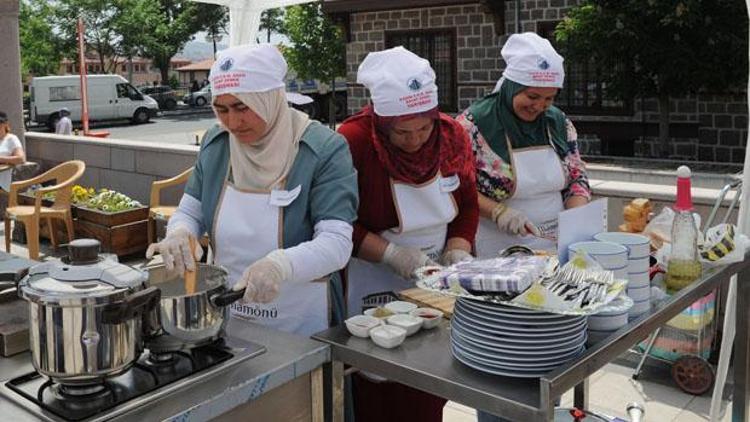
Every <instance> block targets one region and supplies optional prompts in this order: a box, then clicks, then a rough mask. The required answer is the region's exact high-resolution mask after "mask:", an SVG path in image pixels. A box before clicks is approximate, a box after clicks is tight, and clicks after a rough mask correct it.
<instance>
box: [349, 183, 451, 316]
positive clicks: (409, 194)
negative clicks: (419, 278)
mask: <svg viewBox="0 0 750 422" xmlns="http://www.w3.org/2000/svg"><path fill="white" fill-rule="evenodd" d="M459 184H460V180H459V178H458V176H457V175H454V176H451V177H442V176H441V175H440V173H439V172H438V174H437V175H436V176H435V177H434V178H432V179H431V180H429V181H427V182H425V183H422V184H421V185H410V184H407V183H403V182H394V181H393V180H391V191H392V192H393V202H394V205H395V206H396V214H397V215H398V220H399V226H398V227H396V228H393V229H389V230H386V231H384V232H381V233H379V234H380V236H382V237H383V238H384V239H385V240H387V241H389V242H392V243H394V244H396V245H399V246H407V247H416V248H419V249H421V250H422V251H423V252H424V253H425V254H427V255H428V256H429V257H430V258H431V259H432V260H434V261H437V260H438V259H439V258H440V254H441V253H442V252H443V248H444V247H445V241H446V235H447V233H448V223H450V222H451V221H453V219H454V218H456V216H457V215H458V207H457V206H456V202H455V201H454V199H453V195H452V194H451V192H453V191H455V190H456V189H458V187H459ZM347 280H348V292H347V313H348V315H349V316H351V315H356V314H360V313H362V305H363V299H364V298H365V297H366V296H368V295H372V294H376V293H386V292H399V291H401V290H404V289H408V288H410V287H414V283H413V282H411V281H408V280H406V279H404V278H401V277H400V276H399V275H398V274H396V273H394V272H393V270H392V269H391V268H390V267H388V266H387V265H386V264H381V263H373V262H369V261H365V260H363V259H359V258H354V257H353V258H352V259H351V261H349V267H348V273H347Z"/></svg>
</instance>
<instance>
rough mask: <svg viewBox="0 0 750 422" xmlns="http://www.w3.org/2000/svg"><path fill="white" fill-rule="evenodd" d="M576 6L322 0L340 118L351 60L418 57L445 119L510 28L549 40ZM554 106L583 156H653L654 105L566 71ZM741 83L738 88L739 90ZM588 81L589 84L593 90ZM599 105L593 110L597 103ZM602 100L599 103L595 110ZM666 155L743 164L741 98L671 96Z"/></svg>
mask: <svg viewBox="0 0 750 422" xmlns="http://www.w3.org/2000/svg"><path fill="white" fill-rule="evenodd" d="M577 3H578V0H512V1H498V0H480V1H476V0H475V1H461V0H458V1H441V0H400V1H398V0H381V1H378V2H374V1H365V0H326V1H324V6H323V7H324V10H325V11H326V13H328V14H329V16H331V17H333V18H334V20H336V21H337V22H339V23H341V24H342V25H343V26H344V28H345V29H346V31H345V32H346V34H347V44H346V62H347V82H348V92H347V94H348V112H349V113H350V114H352V113H355V112H356V111H357V110H359V109H361V108H362V107H363V106H364V105H366V104H367V102H368V93H367V92H366V89H365V88H364V87H362V86H361V85H358V84H356V74H357V68H358V66H359V64H360V63H361V62H362V60H364V58H365V56H366V55H367V54H368V53H369V52H372V51H378V50H382V49H384V48H389V47H393V46H396V45H404V46H405V47H406V48H409V49H410V50H412V51H414V52H415V53H416V54H418V55H420V56H422V57H424V58H427V59H428V60H430V62H431V63H432V65H433V68H435V71H436V73H437V75H438V80H437V82H438V87H439V89H440V93H439V95H440V100H441V110H443V111H445V112H448V113H451V114H454V113H458V112H460V111H462V110H464V109H465V108H466V107H467V106H468V105H469V104H471V102H472V101H474V100H475V99H477V98H480V97H481V96H483V95H485V94H487V93H489V92H491V91H492V89H493V87H494V86H495V83H496V82H497V80H498V79H499V78H500V76H501V74H502V69H503V68H504V66H505V64H504V62H503V60H502V58H501V56H500V49H501V47H502V45H503V43H504V42H505V40H506V39H507V37H508V36H509V35H510V34H512V33H515V32H526V31H532V32H537V33H539V34H540V35H542V36H546V37H550V36H551V32H552V30H553V29H554V27H555V25H556V24H557V22H559V21H560V20H562V19H563V17H564V16H565V13H566V11H567V10H568V9H570V8H571V7H573V6H575V5H576V4H577ZM566 72H567V76H566V90H567V91H566V92H561V94H560V95H559V96H558V97H559V98H558V102H557V103H558V105H559V106H560V107H561V108H562V109H563V110H564V111H566V113H567V114H568V115H569V116H570V117H571V119H572V120H573V122H574V123H575V124H576V126H577V128H578V129H579V134H580V138H581V148H582V150H583V152H584V153H586V154H588V155H620V156H631V157H656V156H658V153H657V151H658V142H657V141H658V139H657V136H658V117H659V109H658V104H657V101H656V99H636V100H634V101H632V102H628V103H613V102H607V101H606V99H602V98H596V95H597V91H596V86H595V81H590V80H585V78H581V77H580V73H582V72H580V73H578V74H577V73H576V69H575V68H572V69H566ZM743 84H744V83H743V82H740V85H743ZM592 85H593V87H592ZM596 104H598V106H596ZM602 104H605V106H601V105H602ZM670 111H671V113H670V135H671V140H670V150H671V151H670V153H671V154H670V156H671V158H675V159H680V160H699V161H707V162H719V163H742V161H743V160H744V154H745V142H746V141H745V140H746V138H747V125H748V121H747V118H748V112H747V99H746V96H745V93H741V92H740V93H732V94H726V93H706V94H701V95H698V96H694V97H689V98H679V99H672V100H671V104H670Z"/></svg>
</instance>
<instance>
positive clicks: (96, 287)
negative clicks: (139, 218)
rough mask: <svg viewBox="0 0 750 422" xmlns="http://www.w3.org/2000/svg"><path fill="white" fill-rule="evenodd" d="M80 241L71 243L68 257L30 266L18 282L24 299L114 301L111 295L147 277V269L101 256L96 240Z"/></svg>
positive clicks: (122, 291) (117, 293) (137, 284)
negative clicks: (143, 270) (135, 267)
mask: <svg viewBox="0 0 750 422" xmlns="http://www.w3.org/2000/svg"><path fill="white" fill-rule="evenodd" d="M79 240H81V241H80V242H79V241H78V240H76V241H73V242H71V243H70V244H69V245H68V249H69V251H70V254H69V255H68V257H66V258H63V259H61V260H60V261H57V260H55V261H49V262H44V263H42V264H39V265H35V266H33V267H31V269H29V274H28V275H27V276H26V277H25V278H24V279H23V280H22V281H21V283H20V284H19V288H20V289H21V292H22V295H23V296H24V297H25V298H27V299H30V300H42V301H44V302H60V301H63V300H75V299H87V298H92V299H112V300H114V299H116V298H115V297H110V296H113V295H116V296H117V298H119V297H120V296H122V294H124V293H126V292H128V291H130V290H139V289H140V288H141V287H142V286H143V283H144V281H145V280H146V278H147V275H146V274H145V273H144V272H142V271H138V270H136V269H134V268H132V267H129V266H127V265H123V264H120V263H119V262H117V261H116V260H113V259H107V258H103V257H100V256H99V255H98V250H99V242H98V241H96V240H93V239H79ZM97 301H99V300H97ZM107 301H108V300H107Z"/></svg>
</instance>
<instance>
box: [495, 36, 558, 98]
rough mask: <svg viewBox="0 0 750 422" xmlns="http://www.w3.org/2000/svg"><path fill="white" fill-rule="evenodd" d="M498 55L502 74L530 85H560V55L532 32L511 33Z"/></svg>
mask: <svg viewBox="0 0 750 422" xmlns="http://www.w3.org/2000/svg"><path fill="white" fill-rule="evenodd" d="M500 54H502V56H503V60H505V64H506V68H505V71H503V77H505V78H506V79H510V80H511V81H513V82H516V83H519V84H521V85H525V86H531V87H543V88H547V87H552V88H562V86H563V81H564V80H565V69H564V67H563V58H562V56H561V55H559V54H557V52H556V51H555V49H554V48H553V47H552V44H550V42H549V41H548V40H546V39H544V38H542V37H540V36H539V35H537V34H535V33H533V32H524V33H522V34H513V35H511V36H510V37H509V38H508V40H507V41H506V42H505V45H504V46H503V49H502V50H501V51H500Z"/></svg>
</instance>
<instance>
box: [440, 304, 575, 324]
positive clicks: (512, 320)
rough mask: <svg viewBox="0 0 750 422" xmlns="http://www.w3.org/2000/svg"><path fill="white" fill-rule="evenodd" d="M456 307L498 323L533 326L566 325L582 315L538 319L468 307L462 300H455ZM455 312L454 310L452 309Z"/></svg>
mask: <svg viewBox="0 0 750 422" xmlns="http://www.w3.org/2000/svg"><path fill="white" fill-rule="evenodd" d="M455 308H456V309H460V311H461V312H464V313H468V314H470V315H473V316H477V317H481V318H484V319H488V320H491V321H493V322H497V323H499V324H512V325H516V326H519V325H522V326H529V325H531V326H535V325H555V326H566V325H571V324H573V322H580V321H581V319H583V317H580V316H575V317H573V316H568V315H559V318H555V319H553V318H544V319H538V318H528V317H527V316H526V315H516V314H505V313H499V312H492V311H489V310H485V309H483V308H480V307H474V308H472V307H469V306H467V305H466V304H464V303H463V302H460V301H459V302H456V305H455ZM454 313H455V311H454Z"/></svg>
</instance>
